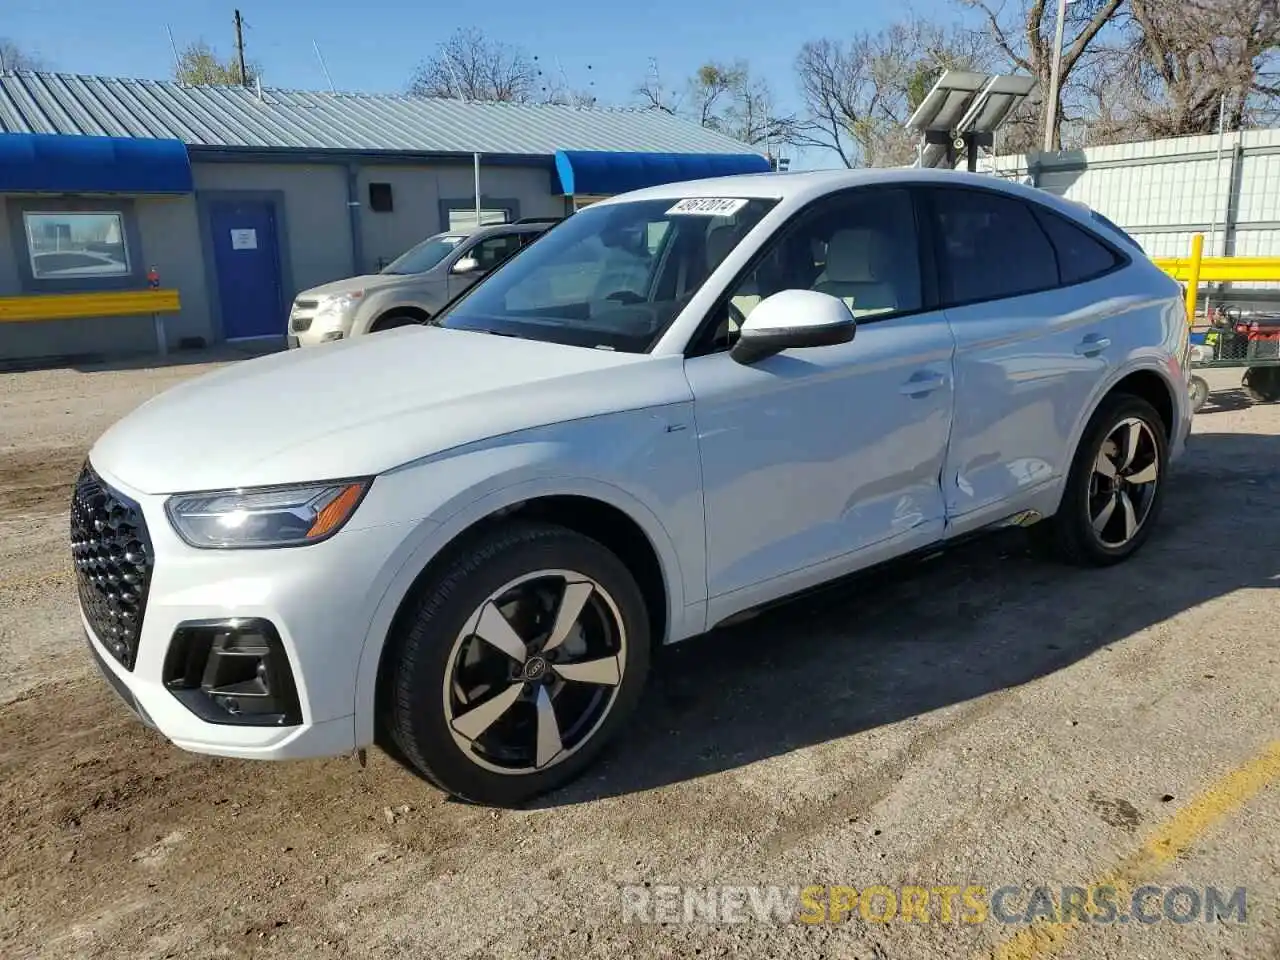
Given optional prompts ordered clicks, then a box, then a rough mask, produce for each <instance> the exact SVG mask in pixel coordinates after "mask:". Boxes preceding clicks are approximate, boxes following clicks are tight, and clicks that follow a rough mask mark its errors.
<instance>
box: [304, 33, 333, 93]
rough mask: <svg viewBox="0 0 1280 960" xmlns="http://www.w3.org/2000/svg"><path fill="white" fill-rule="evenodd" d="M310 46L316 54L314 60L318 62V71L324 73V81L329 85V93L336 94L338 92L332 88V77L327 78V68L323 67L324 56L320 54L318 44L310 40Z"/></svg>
mask: <svg viewBox="0 0 1280 960" xmlns="http://www.w3.org/2000/svg"><path fill="white" fill-rule="evenodd" d="M311 46H312V48H313V49H314V50H315V52H316V59H317V60H319V61H320V69H321V70H323V71H324V79H325V82H327V83H328V84H329V92H330V93H337V92H338V91H337V90H335V89H334V88H333V77H331V76H329V68H328V67H326V66H325V63H324V54H322V53H321V52H320V44H318V43H316V42H315V41H314V40H312V41H311Z"/></svg>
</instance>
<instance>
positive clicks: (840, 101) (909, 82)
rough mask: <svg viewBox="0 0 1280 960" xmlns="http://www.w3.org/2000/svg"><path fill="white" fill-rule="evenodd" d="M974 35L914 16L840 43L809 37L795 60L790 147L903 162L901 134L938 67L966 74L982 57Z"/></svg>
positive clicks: (907, 148)
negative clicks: (800, 111) (797, 111)
mask: <svg viewBox="0 0 1280 960" xmlns="http://www.w3.org/2000/svg"><path fill="white" fill-rule="evenodd" d="M986 47H987V44H986V43H985V41H984V39H983V38H982V37H981V36H980V35H975V34H974V33H973V32H972V31H969V30H965V29H964V28H962V27H961V26H959V25H952V26H943V25H939V24H936V23H933V22H931V21H927V20H924V19H921V18H918V17H912V18H910V19H908V20H905V21H903V22H901V23H896V24H893V25H891V26H890V27H888V28H886V29H884V30H881V31H880V32H878V33H861V34H858V35H856V36H855V37H853V39H851V40H849V41H847V42H840V41H836V40H829V39H824V40H815V41H811V42H810V43H806V44H805V45H804V46H803V47H802V48H801V50H800V54H799V56H797V58H796V74H797V79H798V81H799V85H800V92H801V95H802V96H803V98H804V104H805V118H804V121H803V122H802V123H801V124H799V125H798V126H797V129H796V131H795V135H794V138H793V139H794V142H795V143H797V144H798V145H800V146H806V147H817V148H821V149H826V150H831V151H833V152H834V153H835V154H836V155H837V156H838V157H839V158H840V160H841V162H842V163H843V164H844V165H845V166H847V167H854V166H893V165H902V164H905V163H909V162H910V160H911V157H912V155H913V153H914V147H915V145H914V142H913V138H912V137H911V136H910V135H909V134H908V133H907V131H906V130H905V127H904V125H905V123H906V121H907V119H908V118H909V117H910V116H911V113H912V111H914V110H915V108H916V107H917V106H919V104H920V101H921V100H923V99H924V97H925V95H926V94H927V93H928V92H929V89H930V88H931V87H932V86H933V84H934V82H935V81H936V80H937V78H938V77H939V76H940V75H941V73H942V72H943V71H944V70H948V69H961V70H972V69H978V68H980V67H982V66H983V65H984V64H985V62H986V59H987V51H986Z"/></svg>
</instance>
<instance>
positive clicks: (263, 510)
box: [164, 480, 370, 548]
mask: <svg viewBox="0 0 1280 960" xmlns="http://www.w3.org/2000/svg"><path fill="white" fill-rule="evenodd" d="M369 483H370V481H369V480H335V481H329V482H326V483H313V484H307V485H305V486H295V487H269V488H260V489H257V490H219V491H214V492H210V493H183V494H178V495H176V496H173V497H170V498H169V499H168V501H167V502H166V503H165V505H164V509H165V512H166V513H167V514H168V515H169V522H170V523H171V524H173V529H174V530H176V531H177V532H178V536H180V537H182V539H183V540H185V541H186V542H187V543H189V544H190V545H191V546H193V547H204V548H210V547H300V546H304V545H305V544H309V543H319V542H320V541H321V540H325V539H328V538H329V537H331V536H333V535H334V534H335V533H337V532H338V531H339V530H340V529H342V525H343V524H344V523H346V522H347V521H348V520H349V519H351V515H352V514H353V513H355V510H356V507H358V506H359V505H360V501H361V500H362V499H363V498H364V495H365V491H367V490H368V489H369Z"/></svg>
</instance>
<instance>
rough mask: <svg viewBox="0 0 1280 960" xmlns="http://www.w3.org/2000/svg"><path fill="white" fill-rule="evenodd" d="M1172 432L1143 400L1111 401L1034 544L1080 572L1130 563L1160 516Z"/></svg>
mask: <svg viewBox="0 0 1280 960" xmlns="http://www.w3.org/2000/svg"><path fill="white" fill-rule="evenodd" d="M1168 429H1169V428H1168V426H1167V425H1166V424H1165V422H1164V421H1163V420H1162V419H1161V416H1160V414H1159V413H1158V412H1157V411H1156V409H1155V407H1153V406H1152V405H1151V403H1149V402H1148V401H1147V400H1145V399H1143V398H1142V397H1139V396H1136V395H1134V394H1131V393H1113V394H1111V395H1110V396H1108V397H1107V398H1106V399H1104V400H1103V401H1102V403H1101V404H1099V406H1098V409H1097V410H1095V411H1094V414H1093V416H1092V417H1091V418H1090V420H1089V423H1088V425H1087V426H1086V427H1085V430H1084V434H1083V435H1082V436H1081V438H1080V443H1079V445H1078V446H1077V447H1076V452H1075V456H1074V457H1073V459H1072V461H1071V468H1070V470H1069V471H1068V473H1067V480H1066V484H1065V486H1064V487H1063V490H1062V501H1061V503H1059V505H1058V510H1057V513H1055V514H1054V515H1053V516H1052V517H1049V518H1048V519H1046V520H1045V521H1043V522H1042V523H1037V524H1035V525H1034V526H1032V527H1031V528H1030V530H1029V531H1028V532H1029V533H1030V534H1031V536H1032V539H1033V541H1035V542H1036V544H1037V545H1039V546H1041V547H1044V548H1047V550H1048V551H1049V552H1051V553H1053V554H1054V555H1056V556H1057V557H1058V558H1060V559H1062V560H1065V561H1067V562H1068V563H1073V564H1077V565H1079V566H1094V567H1101V566H1108V565H1110V564H1113V563H1119V562H1120V561H1121V560H1124V559H1126V558H1127V557H1130V556H1132V555H1133V554H1134V553H1135V552H1136V551H1137V550H1138V549H1139V548H1140V547H1141V546H1142V544H1143V543H1145V542H1146V539H1147V537H1148V536H1150V534H1151V529H1152V527H1153V525H1154V524H1155V520H1156V517H1157V516H1158V515H1159V512H1160V504H1161V501H1162V500H1163V497H1164V479H1165V473H1166V472H1167V470H1166V468H1167V466H1168V463H1169V439H1168Z"/></svg>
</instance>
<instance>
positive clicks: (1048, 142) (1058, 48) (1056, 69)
mask: <svg viewBox="0 0 1280 960" xmlns="http://www.w3.org/2000/svg"><path fill="white" fill-rule="evenodd" d="M1066 20H1067V0H1058V22H1057V24H1056V25H1055V26H1054V28H1053V70H1052V71H1051V73H1050V75H1049V103H1048V109H1046V110H1045V114H1044V152H1045V153H1048V152H1049V151H1050V150H1052V149H1053V131H1054V127H1055V126H1056V125H1057V121H1058V97H1059V95H1060V94H1061V86H1062V29H1063V27H1065V26H1066Z"/></svg>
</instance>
